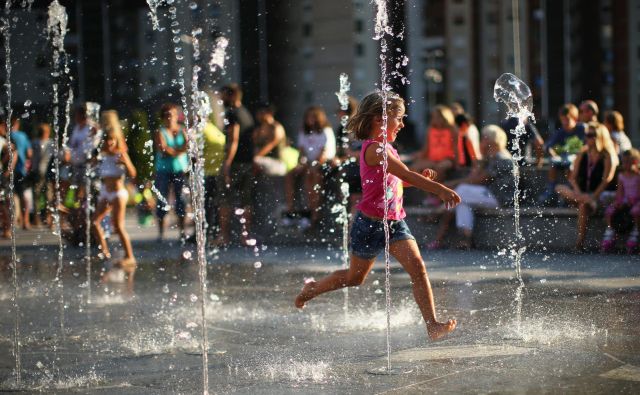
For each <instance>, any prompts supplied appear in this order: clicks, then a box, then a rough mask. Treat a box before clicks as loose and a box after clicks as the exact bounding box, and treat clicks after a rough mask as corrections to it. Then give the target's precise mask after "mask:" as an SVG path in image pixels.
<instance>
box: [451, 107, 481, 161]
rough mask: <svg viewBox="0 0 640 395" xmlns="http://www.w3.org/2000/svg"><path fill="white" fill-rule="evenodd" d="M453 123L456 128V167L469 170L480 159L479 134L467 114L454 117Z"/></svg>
mask: <svg viewBox="0 0 640 395" xmlns="http://www.w3.org/2000/svg"><path fill="white" fill-rule="evenodd" d="M455 122H456V126H457V127H458V166H460V167H462V168H471V167H473V165H474V164H475V163H476V161H477V160H478V159H481V158H482V154H481V153H480V133H479V132H478V128H477V127H476V125H474V124H473V120H472V119H471V116H469V115H468V114H464V113H462V114H458V115H456V117H455Z"/></svg>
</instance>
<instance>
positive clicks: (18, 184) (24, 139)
mask: <svg viewBox="0 0 640 395" xmlns="http://www.w3.org/2000/svg"><path fill="white" fill-rule="evenodd" d="M9 136H10V138H11V142H12V143H13V145H14V146H15V147H16V154H17V156H18V160H17V162H16V167H15V169H14V178H13V188H14V192H15V194H16V195H17V196H18V199H19V202H20V217H19V218H20V223H21V224H22V228H23V229H31V221H30V220H29V204H28V202H27V197H26V191H27V190H28V189H29V183H28V179H27V173H28V171H29V168H28V167H29V161H30V160H31V157H32V156H33V149H32V148H31V141H30V140H29V136H27V134H26V133H25V132H23V131H21V130H20V119H19V118H17V117H12V118H11V134H10V135H9Z"/></svg>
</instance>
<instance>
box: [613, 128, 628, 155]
mask: <svg viewBox="0 0 640 395" xmlns="http://www.w3.org/2000/svg"><path fill="white" fill-rule="evenodd" d="M611 139H612V140H613V142H614V143H616V145H617V147H616V148H617V151H618V155H620V154H622V153H623V152H625V151H629V150H630V149H631V148H633V147H631V140H629V137H628V136H627V134H626V133H625V132H619V131H614V132H611Z"/></svg>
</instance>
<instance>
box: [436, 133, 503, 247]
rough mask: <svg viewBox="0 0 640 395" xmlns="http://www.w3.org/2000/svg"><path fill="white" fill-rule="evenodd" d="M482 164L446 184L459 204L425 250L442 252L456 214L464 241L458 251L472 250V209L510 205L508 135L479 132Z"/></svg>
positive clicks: (448, 212) (448, 213) (446, 215)
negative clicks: (465, 175) (453, 190)
mask: <svg viewBox="0 0 640 395" xmlns="http://www.w3.org/2000/svg"><path fill="white" fill-rule="evenodd" d="M480 149H481V151H482V155H483V158H484V159H483V160H482V161H479V162H478V165H477V166H476V167H474V168H473V170H472V171H471V173H470V174H469V175H468V176H467V177H464V178H462V179H459V180H454V181H451V182H448V183H447V185H448V186H450V187H451V188H455V191H456V193H457V194H458V195H460V198H461V199H462V202H461V203H460V204H459V205H458V206H456V208H455V211H451V210H447V211H445V213H444V215H443V217H442V218H441V221H440V227H439V229H438V233H437V234H436V238H435V240H434V241H432V242H431V243H429V245H428V246H427V248H429V249H438V248H441V246H442V244H443V241H444V238H445V236H446V235H447V232H448V230H449V224H450V223H451V220H452V218H453V214H454V212H455V217H456V227H457V229H458V231H460V233H461V234H462V236H463V237H464V239H463V241H462V243H461V247H462V248H465V249H466V248H471V246H472V244H473V242H472V236H473V224H474V214H473V208H474V207H493V208H498V207H505V206H511V205H513V194H514V188H515V186H514V183H513V176H512V173H511V171H512V168H513V164H512V162H511V154H509V151H507V135H506V133H505V132H504V131H503V130H502V129H501V128H500V127H499V126H496V125H488V126H485V127H484V128H483V129H482V140H481V141H480Z"/></svg>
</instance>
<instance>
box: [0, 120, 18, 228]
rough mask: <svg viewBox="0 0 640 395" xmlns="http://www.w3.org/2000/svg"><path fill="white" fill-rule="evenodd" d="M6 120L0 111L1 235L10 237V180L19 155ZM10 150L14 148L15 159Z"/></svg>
mask: <svg viewBox="0 0 640 395" xmlns="http://www.w3.org/2000/svg"><path fill="white" fill-rule="evenodd" d="M0 111H1V110H0ZM6 122H7V121H6V118H5V116H4V113H0V236H1V237H4V238H5V239H8V238H10V237H11V226H12V225H13V224H12V223H11V215H10V214H9V205H10V201H9V180H10V177H11V172H12V171H13V170H14V169H15V167H16V162H17V161H18V156H17V155H16V154H15V146H13V144H12V143H11V142H10V141H9V139H8V138H7V123H6ZM9 150H13V161H11V158H12V156H11V154H10V152H9Z"/></svg>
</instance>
